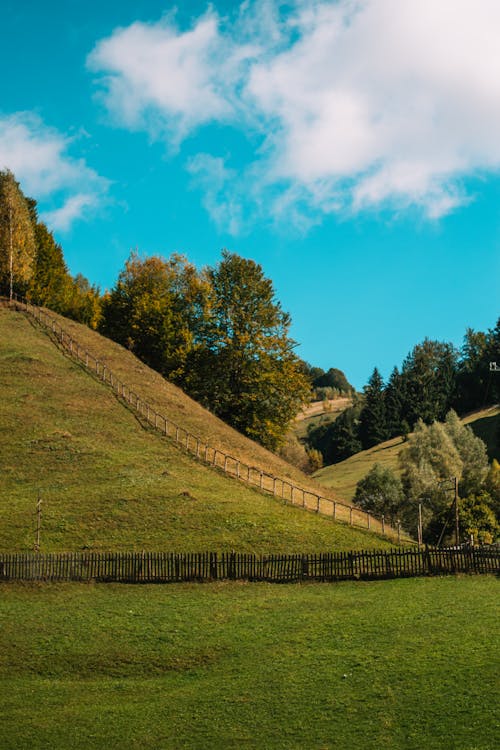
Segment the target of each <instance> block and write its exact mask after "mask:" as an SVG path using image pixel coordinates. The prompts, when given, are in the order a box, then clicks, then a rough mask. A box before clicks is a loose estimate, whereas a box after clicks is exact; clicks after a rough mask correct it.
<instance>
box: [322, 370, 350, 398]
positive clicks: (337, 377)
mask: <svg viewBox="0 0 500 750" xmlns="http://www.w3.org/2000/svg"><path fill="white" fill-rule="evenodd" d="M312 384H313V387H314V388H335V389H336V390H337V391H338V392H339V393H347V394H350V393H352V391H353V390H354V388H353V387H352V385H351V384H350V383H349V381H348V380H347V378H346V376H345V375H344V373H343V372H342V370H339V369H337V368H336V367H330V369H329V370H328V371H327V372H321V373H318V374H317V376H316V377H315V378H314V379H313V383H312Z"/></svg>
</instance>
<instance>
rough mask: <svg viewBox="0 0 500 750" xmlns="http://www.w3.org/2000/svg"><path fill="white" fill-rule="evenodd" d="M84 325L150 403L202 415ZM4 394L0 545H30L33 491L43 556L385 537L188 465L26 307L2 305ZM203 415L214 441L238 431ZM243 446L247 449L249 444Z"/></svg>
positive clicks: (310, 546) (301, 546)
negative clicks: (65, 350)
mask: <svg viewBox="0 0 500 750" xmlns="http://www.w3.org/2000/svg"><path fill="white" fill-rule="evenodd" d="M82 331H83V332H84V333H85V336H89V337H90V338H92V336H96V341H98V343H99V346H102V347H103V351H106V349H105V344H106V343H107V344H109V346H110V351H111V352H112V355H113V358H114V360H113V369H118V368H119V367H121V368H122V370H123V373H124V380H126V381H127V382H130V381H133V382H132V385H133V386H135V387H136V389H137V391H138V392H139V393H141V394H142V393H143V391H149V393H150V394H151V398H152V399H154V398H155V394H157V395H156V397H157V398H158V399H159V401H160V402H161V400H162V398H163V399H165V400H166V399H172V400H173V401H175V399H176V398H177V400H178V403H177V402H176V403H177V407H176V408H177V411H178V412H183V413H184V414H185V419H186V421H189V420H191V421H194V422H196V420H198V416H196V419H195V416H193V414H195V415H196V414H198V411H197V410H199V411H200V414H204V415H205V416H206V415H207V414H208V412H205V411H204V410H201V407H199V406H198V405H195V406H193V407H192V408H191V405H192V404H194V402H191V401H190V400H189V399H187V397H185V396H184V394H182V393H181V392H180V391H179V390H178V389H173V386H170V385H169V384H166V383H165V381H163V379H161V378H160V377H159V376H158V375H157V374H156V373H152V371H150V370H148V369H147V368H144V367H143V365H141V364H140V363H139V362H138V361H137V360H136V359H135V358H133V357H132V356H131V355H130V354H129V353H127V352H125V351H124V350H122V349H121V348H120V347H116V345H114V344H112V343H111V342H106V340H105V339H102V337H98V336H97V334H94V333H93V332H92V331H88V332H85V329H82ZM82 336H83V333H82ZM115 365H116V368H115ZM141 383H142V386H141ZM162 389H166V390H162ZM171 389H173V390H171ZM0 392H1V394H2V409H1V410H0V476H1V479H2V481H1V484H0V513H1V518H2V523H1V525H0V549H1V550H3V551H23V550H29V549H32V548H33V543H34V540H35V524H36V518H35V506H36V502H37V494H38V491H40V492H41V497H42V508H43V516H42V533H41V541H42V545H41V549H42V551H45V552H48V551H59V550H74V549H82V548H84V549H85V548H88V549H95V550H99V549H101V550H102V549H116V550H119V549H127V550H131V549H139V550H141V549H145V550H150V549H153V550H159V549H168V550H172V551H195V550H207V549H215V550H224V549H225V550H228V549H237V550H238V551H242V552H245V551H248V552H250V551H255V552H271V551H290V552H293V551H302V550H304V551H313V550H322V549H347V548H364V547H367V548H368V547H372V548H373V547H382V546H385V545H387V541H385V540H383V539H382V538H380V537H377V536H376V535H374V534H369V533H367V532H363V531H361V530H360V531H357V530H355V529H350V528H349V527H347V526H345V525H342V524H334V523H333V522H332V521H331V520H328V519H325V518H322V517H317V516H316V515H314V514H312V513H307V512H304V511H302V510H300V509H298V508H291V507H284V506H283V505H282V504H281V503H280V502H278V501H277V500H275V499H273V498H272V497H270V496H269V495H263V494H261V493H259V492H258V491H256V490H252V489H250V488H248V487H246V486H245V485H244V484H243V483H240V482H238V481H237V480H235V479H230V478H227V477H226V476H224V475H223V474H222V473H220V472H217V471H214V470H212V469H209V468H207V467H205V466H204V465H202V464H201V463H199V462H196V461H195V460H194V459H192V458H191V457H189V456H188V455H186V454H185V453H184V452H183V451H182V450H180V449H179V448H177V447H176V446H175V445H174V444H173V443H172V442H171V441H170V440H168V439H165V438H162V437H161V436H160V435H159V434H158V433H155V432H153V431H151V430H149V429H145V428H144V426H143V425H141V424H140V422H139V421H138V420H137V418H136V416H135V415H134V414H133V413H132V412H131V411H129V410H128V409H127V408H126V407H125V406H124V405H123V404H122V403H120V402H119V401H118V400H117V399H116V398H115V397H114V396H113V394H112V392H111V390H110V389H109V388H108V387H106V386H104V385H103V384H102V383H100V382H97V381H96V380H94V379H93V378H92V377H91V376H90V375H89V374H88V373H87V372H85V371H84V370H83V369H82V368H80V367H79V366H78V365H77V364H75V363H74V362H73V361H72V360H70V359H69V358H67V357H65V356H64V355H63V354H62V353H61V352H60V351H59V350H58V349H57V347H56V346H55V345H54V344H53V343H52V341H51V340H50V339H49V337H48V336H47V335H45V334H44V333H43V332H41V331H40V330H39V329H38V328H37V327H36V326H33V325H32V324H30V322H29V321H28V320H27V319H26V318H25V317H24V316H23V315H20V314H18V313H13V312H9V311H7V310H5V309H0ZM165 393H166V395H165ZM146 395H147V394H146ZM161 407H162V404H161V403H160V408H161ZM172 408H173V407H172ZM167 413H170V412H167ZM212 420H215V418H213V417H212ZM206 422H207V424H208V426H206V427H205V430H208V431H210V430H212V431H213V432H214V439H216V440H217V441H218V442H220V441H222V440H223V439H225V440H226V442H228V441H230V439H231V436H232V435H233V434H237V433H234V430H232V431H230V430H229V428H226V430H227V432H226V433H225V432H224V429H223V427H222V426H221V425H222V423H220V424H219V422H220V420H215V421H214V424H212V423H210V420H209V418H208V417H206ZM214 425H215V426H214ZM217 431H218V432H217ZM239 438H240V439H243V438H242V436H239ZM246 444H248V445H249V446H250V448H247V450H248V451H250V449H251V450H253V448H252V446H253V444H252V443H251V442H250V441H246ZM258 450H259V449H258V448H255V451H256V453H258ZM262 450H263V449H262ZM228 452H232V451H228ZM259 455H260V454H259ZM265 455H267V452H264V454H263V457H264V458H265ZM261 458H262V456H261ZM264 458H262V460H263V461H264ZM282 463H283V462H282ZM261 465H262V466H263V468H267V464H266V463H264V462H263V463H262V464H261Z"/></svg>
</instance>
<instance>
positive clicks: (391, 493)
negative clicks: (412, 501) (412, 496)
mask: <svg viewBox="0 0 500 750" xmlns="http://www.w3.org/2000/svg"><path fill="white" fill-rule="evenodd" d="M403 501H404V495H403V486H402V484H401V480H400V479H399V477H398V476H397V475H396V474H394V472H392V471H391V469H389V468H387V467H385V466H382V464H379V463H376V464H375V465H374V466H372V468H371V469H370V471H369V472H368V474H367V475H366V476H365V477H363V479H360V481H359V482H358V484H357V485H356V494H355V495H354V502H355V503H356V505H359V507H360V508H363V509H364V510H369V511H372V512H373V513H376V514H378V515H384V516H385V517H386V518H387V519H388V520H390V521H391V522H392V523H393V522H395V521H396V520H397V519H398V518H399V515H400V511H401V506H402V504H403Z"/></svg>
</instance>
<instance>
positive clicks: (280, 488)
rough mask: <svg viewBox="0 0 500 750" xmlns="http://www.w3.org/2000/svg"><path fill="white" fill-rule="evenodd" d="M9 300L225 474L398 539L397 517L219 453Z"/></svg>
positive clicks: (49, 321) (39, 316)
mask: <svg viewBox="0 0 500 750" xmlns="http://www.w3.org/2000/svg"><path fill="white" fill-rule="evenodd" d="M13 305H14V306H15V308H16V309H18V310H19V309H20V310H24V311H25V312H27V313H28V314H30V315H32V316H33V318H35V320H37V321H38V322H39V323H40V324H41V325H43V326H45V328H47V329H48V330H49V331H50V332H51V333H52V334H53V336H54V337H55V338H56V339H57V341H58V342H59V344H60V345H61V346H62V347H63V348H64V349H65V351H66V352H67V353H68V354H69V355H70V356H71V357H73V358H74V359H76V360H77V361H78V362H79V363H80V364H81V365H83V366H84V367H85V368H86V369H87V370H89V371H90V372H92V373H93V374H94V375H95V376H96V377H97V378H98V379H99V380H101V381H102V382H103V383H105V384H107V385H109V386H110V387H111V389H112V390H113V392H114V393H115V394H116V395H117V396H118V397H119V398H121V399H122V400H124V401H125V402H126V403H127V404H129V405H130V406H131V407H132V408H133V409H134V410H135V411H136V412H137V413H138V414H139V415H140V416H141V417H142V418H143V419H145V420H146V422H147V423H148V424H149V425H150V427H152V428H154V429H156V430H157V431H159V432H161V433H162V434H163V435H165V436H166V437H169V438H171V439H173V440H174V441H175V442H176V443H177V444H179V445H181V446H182V447H183V448H184V449H185V450H186V451H188V452H189V453H191V454H192V455H194V456H195V457H196V458H197V459H199V460H202V461H204V462H205V463H206V464H209V465H210V466H213V467H216V468H218V469H221V470H222V471H223V472H224V473H225V474H228V475H230V476H232V477H234V478H236V479H238V480H240V481H243V482H246V483H247V484H249V485H251V486H253V487H257V488H259V489H260V490H262V491H264V492H267V493H269V494H272V495H273V496H274V497H277V498H279V499H281V500H282V501H283V502H284V503H289V504H291V505H295V506H298V507H302V508H304V510H308V511H311V512H314V513H318V514H320V515H322V516H327V517H328V518H331V519H333V520H334V521H341V522H343V523H347V524H349V525H350V526H356V527H357V528H363V529H367V530H371V531H374V532H377V533H379V534H382V535H384V536H387V537H389V538H392V539H394V540H395V539H396V538H397V541H398V544H399V543H401V537H402V530H401V525H400V523H399V521H398V522H397V523H396V524H393V523H391V522H390V521H388V520H386V518H385V517H384V516H383V515H382V516H380V517H378V516H376V515H375V514H373V513H371V512H370V511H364V510H362V509H361V508H357V507H356V506H353V505H349V504H348V503H343V502H341V501H339V500H332V499H331V498H327V497H324V496H322V495H319V494H317V493H315V492H312V491H311V490H307V489H304V488H302V487H299V486H297V485H295V484H293V483H292V482H290V481H288V480H286V479H282V478H281V477H277V476H274V475H273V474H268V473H267V472H265V471H262V470H261V469H259V468H257V467H255V466H249V465H248V464H246V463H244V462H243V461H241V460H240V459H238V458H236V457H234V456H231V455H230V454H227V453H224V452H223V451H221V450H220V449H219V448H214V447H212V446H210V445H208V443H205V442H204V440H203V439H202V438H200V437H199V436H197V435H193V434H192V433H191V432H189V430H187V429H185V428H184V427H182V426H181V425H179V424H177V423H176V422H174V421H173V420H172V419H170V418H168V417H166V416H164V415H163V414H160V413H159V412H158V411H156V409H154V408H153V407H152V406H151V404H149V403H148V402H147V401H145V400H144V399H142V398H140V396H139V395H138V394H137V393H136V392H135V391H134V390H132V389H131V388H130V387H129V386H128V385H127V384H125V383H124V382H122V381H121V380H120V378H118V377H117V376H116V375H115V374H114V373H113V372H112V371H111V370H110V369H109V367H107V365H106V364H105V363H103V362H101V361H100V360H99V359H97V357H95V356H94V355H93V354H92V353H91V352H89V351H88V350H86V349H85V348H84V347H83V346H81V345H80V344H79V343H78V341H77V340H76V339H74V338H73V337H72V336H71V334H69V333H68V332H67V331H65V330H64V328H63V327H62V326H61V325H60V323H59V322H58V321H57V320H56V318H54V317H53V316H52V315H49V314H48V313H47V312H46V311H45V310H43V309H42V308H40V307H39V306H38V305H34V304H33V303H31V302H29V301H28V300H26V299H23V298H20V297H18V296H17V295H14V297H13Z"/></svg>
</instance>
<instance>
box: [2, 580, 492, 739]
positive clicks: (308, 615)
mask: <svg viewBox="0 0 500 750" xmlns="http://www.w3.org/2000/svg"><path fill="white" fill-rule="evenodd" d="M498 585H499V584H498V581H497V580H496V579H494V578H492V577H486V576H484V577H483V576H482V577H472V576H471V577H465V576H464V577H449V578H435V579H413V580H399V581H389V582H374V583H359V582H357V583H340V584H334V585H331V584H304V585H277V584H236V583H218V584H206V585H196V584H182V585H180V584H173V585H167V586H147V585H144V586H141V585H136V586H130V585H118V584H116V585H115V584H112V585H102V584H101V585H98V584H95V585H83V584H59V585H55V584H53V585H47V584H45V585H20V584H2V585H0V620H1V627H0V679H1V683H2V699H1V703H0V705H1V709H0V736H1V738H2V740H1V743H0V744H1V747H2V750H19V749H20V748H31V749H32V750H42V749H43V750H46V749H47V750H48V748H51V750H52V749H54V750H58V749H59V748H61V749H62V748H67V747H77V748H79V750H87V749H89V750H90V749H91V748H103V747H106V748H109V749H110V750H111V749H112V748H130V749H131V750H133V749H134V748H141V749H144V750H146V748H151V749H152V750H153V749H155V750H156V749H158V748H162V749H163V748H164V749H165V750H171V749H172V750H174V749H175V750H210V749H212V748H213V749H214V750H222V749H224V750H225V749H226V748H227V749H229V748H240V747H244V748H249V749H250V748H255V750H257V749H258V750H262V749H263V748H265V750H303V749H304V748H307V749H308V750H330V749H333V748H355V749H360V750H379V749H380V748H387V749H388V750H403V749H404V750H421V749H422V748H427V749H429V750H433V749H435V750H438V749H439V750H442V748H453V750H494V749H496V748H497V747H498V745H499V742H500V734H499V726H498V723H497V722H496V719H495V705H496V700H497V690H498V670H497V667H498V661H497V655H498V636H499V618H498V605H497V602H498V593H499V592H498Z"/></svg>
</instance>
